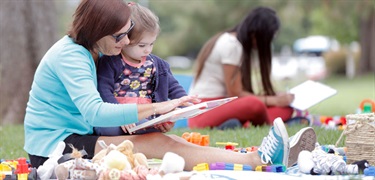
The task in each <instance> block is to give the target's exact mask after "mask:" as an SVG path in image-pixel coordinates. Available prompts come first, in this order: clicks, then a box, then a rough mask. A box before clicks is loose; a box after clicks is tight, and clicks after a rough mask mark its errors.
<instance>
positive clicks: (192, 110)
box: [129, 97, 237, 132]
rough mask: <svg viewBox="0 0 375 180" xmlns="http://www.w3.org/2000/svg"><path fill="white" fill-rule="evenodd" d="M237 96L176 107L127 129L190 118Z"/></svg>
mask: <svg viewBox="0 0 375 180" xmlns="http://www.w3.org/2000/svg"><path fill="white" fill-rule="evenodd" d="M236 98H237V97H230V98H223V99H218V100H212V101H206V102H202V103H199V104H195V105H192V106H188V107H184V108H180V109H176V110H174V111H171V112H169V113H167V114H163V115H160V116H159V117H157V118H155V119H151V120H149V121H146V122H144V123H142V124H139V125H137V126H135V127H133V128H130V129H129V132H134V131H137V130H139V129H143V128H146V127H149V126H152V125H155V124H160V123H163V122H175V121H177V120H180V119H184V118H192V117H194V116H197V115H199V114H202V113H204V112H206V111H209V110H211V109H214V108H216V107H218V106H221V105H223V104H225V103H227V102H229V101H232V100H233V99H236Z"/></svg>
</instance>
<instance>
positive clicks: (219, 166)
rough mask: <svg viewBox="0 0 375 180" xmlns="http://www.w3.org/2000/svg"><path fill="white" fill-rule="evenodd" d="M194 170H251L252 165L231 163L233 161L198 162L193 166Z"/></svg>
mask: <svg viewBox="0 0 375 180" xmlns="http://www.w3.org/2000/svg"><path fill="white" fill-rule="evenodd" d="M193 170H194V171H208V170H232V171H251V170H252V167H251V166H250V165H245V164H233V163H224V162H217V163H211V164H208V163H200V164H197V165H196V166H194V167H193Z"/></svg>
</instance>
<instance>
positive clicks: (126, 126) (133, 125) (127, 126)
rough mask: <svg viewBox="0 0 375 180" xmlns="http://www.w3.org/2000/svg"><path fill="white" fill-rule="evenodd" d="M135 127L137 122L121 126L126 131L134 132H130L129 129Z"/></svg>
mask: <svg viewBox="0 0 375 180" xmlns="http://www.w3.org/2000/svg"><path fill="white" fill-rule="evenodd" d="M133 127H135V123H133V124H128V125H124V126H121V129H122V130H123V131H124V132H125V133H129V134H132V133H131V132H129V129H130V128H133Z"/></svg>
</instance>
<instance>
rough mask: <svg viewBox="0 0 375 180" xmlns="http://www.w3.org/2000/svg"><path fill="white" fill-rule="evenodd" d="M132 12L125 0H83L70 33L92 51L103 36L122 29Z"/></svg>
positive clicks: (75, 14) (76, 41)
mask: <svg viewBox="0 0 375 180" xmlns="http://www.w3.org/2000/svg"><path fill="white" fill-rule="evenodd" d="M130 14H131V10H130V8H129V7H128V6H127V4H126V3H125V2H124V1H123V0H110V1H108V0H82V1H81V2H80V4H79V5H78V7H77V9H76V11H75V13H74V20H73V24H72V27H71V29H70V30H69V31H68V35H69V36H70V37H71V38H73V40H74V42H75V43H77V44H80V45H82V46H83V47H85V48H86V49H88V50H90V51H91V50H93V49H94V47H95V43H96V42H97V41H99V40H100V39H101V38H102V37H104V36H107V35H111V34H114V33H116V32H117V31H119V30H121V28H123V27H124V26H125V25H126V23H127V22H128V20H129V17H130Z"/></svg>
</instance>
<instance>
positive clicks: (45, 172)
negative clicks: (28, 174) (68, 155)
mask: <svg viewBox="0 0 375 180" xmlns="http://www.w3.org/2000/svg"><path fill="white" fill-rule="evenodd" d="M64 149H65V143H64V142H63V141H61V142H59V143H58V144H57V147H56V148H55V150H54V151H53V152H52V154H50V155H49V156H48V159H47V161H46V162H44V163H43V165H41V166H39V168H38V169H37V174H38V177H39V178H40V179H41V180H47V179H51V178H55V175H54V173H53V171H54V169H55V167H56V166H57V165H58V162H57V161H58V160H59V159H60V157H61V156H62V155H63V154H62V153H63V152H64Z"/></svg>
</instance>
